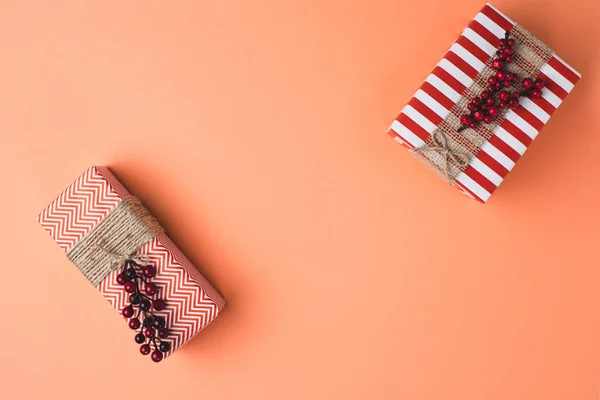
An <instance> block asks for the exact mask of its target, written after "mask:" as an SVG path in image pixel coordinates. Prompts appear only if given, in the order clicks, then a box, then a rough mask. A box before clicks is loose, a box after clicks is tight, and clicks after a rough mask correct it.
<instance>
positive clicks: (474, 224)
mask: <svg viewBox="0 0 600 400" xmlns="http://www.w3.org/2000/svg"><path fill="white" fill-rule="evenodd" d="M482 5H483V2H481V1H478V0H460V1H448V0H423V1H407V0H380V1H366V0H357V1H350V2H345V1H339V0H328V1H324V0H307V1H283V0H252V1H251V0H247V1H241V0H238V1H225V0H222V1H204V0H203V1H170V2H167V1H116V0H112V1H98V2H80V1H3V2H1V3H0V49H1V50H0V135H1V136H0V178H1V183H2V186H1V189H0V190H1V191H2V196H1V201H2V204H1V208H0V220H1V221H2V229H1V232H0V243H1V245H0V246H1V250H2V259H3V260H2V261H3V262H2V280H1V283H0V365H1V371H0V372H1V373H0V390H1V392H2V394H1V397H2V398H4V399H9V400H13V399H81V398H85V399H88V400H96V399H102V400H105V399H115V400H118V399H133V398H143V399H166V398H173V399H187V398H190V399H195V398H198V399H224V400H230V399H292V400H295V399H403V400H404V399H406V400H413V399H444V400H451V399H457V400H481V399H486V400H501V399H502V400H506V399H527V400H534V399H539V400H542V399H543V400H553V399H556V400H558V399H561V400H564V399H598V396H599V393H600V313H599V310H598V308H599V307H598V306H599V302H600V291H599V290H598V288H599V287H600V282H599V281H600V271H599V269H598V267H599V262H598V247H599V246H600V240H599V239H600V234H599V232H598V229H599V228H598V227H599V226H600V210H599V206H598V204H599V200H600V199H599V195H600V185H599V184H598V174H599V172H600V168H599V166H598V154H599V149H600V135H599V133H600V123H599V122H598V111H599V110H600V75H599V72H600V67H599V65H600V52H599V50H600V48H599V44H598V29H597V22H598V20H599V19H600V3H598V1H597V0H588V1H583V0H582V1H577V2H573V1H564V0H551V1H549V0H534V1H524V0H498V1H496V2H494V5H495V6H497V7H498V8H499V9H500V10H502V11H503V12H504V13H506V14H507V15H508V16H510V17H511V18H512V19H515V20H516V21H518V22H519V23H521V24H523V25H524V26H525V27H527V28H528V29H529V30H530V31H532V32H533V33H534V34H536V35H537V36H538V37H540V38H541V39H542V40H544V41H545V42H546V43H547V44H549V45H550V46H552V47H553V48H555V49H556V51H557V53H558V54H559V55H560V56H561V57H562V58H563V59H565V60H566V61H567V62H568V63H570V64H571V65H572V66H573V67H575V68H577V69H578V70H579V71H580V72H581V73H582V75H583V79H582V80H581V81H580V82H579V83H578V85H577V86H576V88H575V90H574V91H573V92H572V94H571V95H570V96H569V97H568V98H567V99H566V101H565V103H564V104H563V105H562V106H561V107H560V109H559V110H558V112H557V113H556V114H555V115H554V116H553V118H552V119H551V120H550V122H549V123H548V126H547V127H546V128H545V129H544V130H543V133H542V134H541V135H540V137H539V138H538V139H537V140H536V141H535V143H534V144H533V145H532V146H531V148H530V150H529V151H528V152H527V154H525V156H524V158H523V159H522V160H521V161H520V162H519V163H518V164H517V166H516V168H515V169H514V170H513V171H512V172H511V174H510V175H509V177H508V178H507V179H506V182H504V183H503V184H502V186H501V187H500V189H499V190H498V191H496V193H495V194H494V195H493V196H492V198H491V200H490V202H489V203H488V204H486V205H482V204H479V203H477V202H475V201H472V200H470V199H468V198H467V197H465V196H463V195H462V194H460V193H459V192H458V191H457V190H455V189H453V188H449V187H448V186H447V185H445V184H444V183H443V182H442V181H440V180H439V178H437V177H435V176H434V174H432V173H431V172H430V171H429V170H428V169H427V168H425V167H423V166H422V165H420V164H419V163H418V162H417V161H416V160H414V159H413V157H411V156H410V155H409V154H407V153H406V152H405V151H404V150H403V148H402V147H401V146H400V145H398V144H397V143H395V142H394V141H393V140H391V139H390V138H389V137H388V136H387V135H386V134H385V132H386V129H387V127H388V125H389V124H390V122H391V121H392V120H393V118H394V117H395V116H396V113H397V112H398V111H399V110H400V109H401V108H402V106H403V105H404V103H405V102H406V101H407V100H408V99H409V97H410V96H411V95H412V94H413V93H414V91H415V89H416V87H417V86H418V85H419V84H420V82H421V81H422V79H423V78H424V77H425V76H426V75H427V73H428V72H429V71H430V69H431V67H432V66H433V65H434V64H435V63H436V62H437V61H438V59H439V58H440V57H441V56H442V54H443V52H444V51H445V50H446V49H447V48H448V46H449V45H450V44H451V42H452V41H453V40H454V38H455V37H456V36H457V35H458V34H459V33H460V31H461V30H462V29H463V27H464V26H465V25H466V24H467V23H468V22H469V21H470V19H471V18H472V17H473V16H474V15H475V14H476V12H477V11H478V10H479V9H480V8H481V6H482ZM92 164H96V165H108V166H110V167H111V168H112V169H113V171H114V172H115V174H116V175H117V176H118V177H119V178H120V179H121V180H122V181H123V183H124V184H125V185H126V186H127V187H128V188H129V189H130V191H131V192H132V193H135V194H137V195H138V196H139V197H141V199H142V200H143V201H144V202H145V203H146V204H147V206H148V208H149V209H150V210H151V211H153V212H154V213H155V214H156V216H157V217H158V218H159V220H160V221H161V222H163V224H164V225H165V227H166V229H167V231H168V232H170V235H171V237H172V238H173V240H174V241H175V242H176V243H177V244H178V245H179V246H180V247H181V248H182V250H183V251H184V252H185V253H186V254H187V255H188V256H189V257H190V259H191V260H192V261H193V262H194V263H196V264H197V265H198V266H199V269H200V270H201V271H202V272H203V273H204V274H205V275H206V276H207V278H208V279H209V280H210V281H211V282H213V283H214V285H215V286H216V287H217V289H218V290H219V291H220V292H221V293H222V294H223V296H224V297H225V298H226V299H227V300H228V306H227V308H226V309H225V310H224V312H223V313H222V314H221V316H220V317H219V318H218V319H217V320H216V321H215V322H214V323H213V324H212V325H211V326H210V327H208V328H207V329H206V330H205V331H203V332H202V333H201V334H200V335H199V336H198V337H197V338H196V339H195V340H193V341H192V342H191V343H190V344H188V345H187V346H186V347H185V348H183V349H181V350H180V351H178V352H177V353H176V354H175V355H174V356H173V357H171V358H169V359H168V360H166V361H165V362H164V363H161V364H158V365H155V364H153V363H152V362H150V360H149V359H147V358H144V357H142V356H141V355H139V353H138V350H137V345H136V344H135V343H134V341H133V334H132V332H131V331H130V330H129V329H128V328H127V326H126V324H125V323H124V322H123V321H122V320H121V318H119V317H118V315H116V314H115V312H114V310H113V309H112V308H111V307H110V305H109V304H108V302H106V301H104V300H103V299H102V297H101V296H100V295H99V294H98V293H97V292H96V290H95V289H94V288H93V287H92V286H91V285H89V283H88V282H86V281H85V279H84V278H83V277H82V276H81V274H80V273H79V272H78V271H77V270H76V268H75V267H73V266H72V265H70V264H69V262H68V261H67V259H66V257H65V256H64V254H63V253H62V251H61V250H60V249H59V247H58V246H57V245H56V244H55V243H54V242H53V241H52V239H51V238H50V237H49V236H48V234H47V233H46V232H44V230H43V229H42V228H41V227H40V226H39V225H38V224H37V222H36V221H35V217H36V215H37V214H38V212H39V211H40V210H41V209H42V208H43V207H45V206H46V204H47V203H49V202H50V201H51V200H52V199H53V198H54V197H55V196H56V195H57V194H58V193H59V192H60V191H61V190H62V189H63V188H64V187H66V186H67V185H68V184H69V183H70V182H71V181H72V180H73V179H75V178H76V177H77V176H78V175H79V174H80V173H82V172H83V171H84V170H85V169H86V168H87V167H88V166H90V165H92Z"/></svg>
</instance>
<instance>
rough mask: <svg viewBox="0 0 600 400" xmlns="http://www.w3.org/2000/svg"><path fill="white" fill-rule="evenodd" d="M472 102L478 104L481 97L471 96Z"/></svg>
mask: <svg viewBox="0 0 600 400" xmlns="http://www.w3.org/2000/svg"><path fill="white" fill-rule="evenodd" d="M471 101H472V102H473V104H480V103H481V99H480V98H479V97H473V100H471Z"/></svg>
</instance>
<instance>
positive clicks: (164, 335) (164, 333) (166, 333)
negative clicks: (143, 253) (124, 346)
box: [158, 127, 472, 339]
mask: <svg viewBox="0 0 600 400" xmlns="http://www.w3.org/2000/svg"><path fill="white" fill-rule="evenodd" d="M471 128H472V127H471ZM158 337H159V338H161V339H166V338H167V337H169V330H168V329H161V330H159V331H158Z"/></svg>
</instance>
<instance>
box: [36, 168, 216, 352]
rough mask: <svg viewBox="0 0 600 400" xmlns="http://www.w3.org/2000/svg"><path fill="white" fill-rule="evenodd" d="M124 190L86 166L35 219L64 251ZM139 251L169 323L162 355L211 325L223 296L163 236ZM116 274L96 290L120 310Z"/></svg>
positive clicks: (124, 300) (122, 298) (124, 297)
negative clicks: (149, 265) (167, 346)
mask: <svg viewBox="0 0 600 400" xmlns="http://www.w3.org/2000/svg"><path fill="white" fill-rule="evenodd" d="M129 195H130V194H129V192H128V191H127V189H125V187H123V185H122V184H121V183H120V182H119V181H118V180H117V178H116V177H115V176H114V175H113V174H112V173H111V172H110V170H109V169H108V168H106V167H91V168H90V169H88V170H87V171H86V172H85V173H84V174H83V175H82V176H80V177H79V178H77V180H75V182H73V183H72V184H71V185H70V186H69V187H68V188H67V189H66V190H65V191H64V192H62V193H61V194H60V195H59V196H58V197H57V198H56V199H55V200H54V201H53V202H52V203H50V205H49V206H48V207H46V208H45V209H44V210H43V211H42V212H41V213H40V215H39V216H38V221H39V223H40V224H41V225H42V226H43V227H44V229H46V231H47V232H48V233H49V234H50V236H52V238H54V240H55V241H56V243H58V245H59V246H60V247H61V248H62V249H63V250H64V251H65V253H66V252H67V251H69V249H70V248H71V247H73V245H75V243H77V241H79V240H81V239H82V238H83V237H84V236H85V235H86V234H87V233H88V232H90V231H91V230H92V229H93V228H94V227H95V226H96V225H97V224H98V223H99V222H100V221H101V220H102V219H103V218H104V217H106V216H107V215H108V213H109V212H110V211H111V210H112V209H113V208H114V207H115V206H116V205H117V204H118V203H119V202H120V201H121V200H123V199H124V198H125V197H127V196H129ZM138 253H139V254H147V255H148V256H149V258H150V262H151V263H152V264H153V265H154V266H155V267H156V269H157V274H156V277H155V278H153V279H152V282H153V283H155V284H156V285H157V286H158V288H159V294H160V296H161V297H162V298H164V299H165V301H166V303H167V307H166V309H165V310H164V311H161V312H157V313H156V314H159V315H162V316H163V317H165V320H166V325H167V327H168V328H169V338H168V339H167V340H168V341H170V342H171V344H172V348H171V350H170V351H169V352H168V353H166V354H165V357H167V356H169V355H170V354H171V353H173V352H174V351H175V350H177V349H178V348H179V347H181V346H183V345H184V344H185V343H187V342H188V341H189V340H191V339H192V338H193V337H194V336H196V335H197V334H198V332H200V331H201V330H202V329H203V328H205V327H206V326H207V325H208V324H210V323H211V322H212V321H213V320H214V319H215V318H216V317H217V315H218V314H219V312H220V311H221V309H222V308H223V306H224V305H225V300H224V299H223V298H222V297H221V295H219V293H218V292H217V291H216V290H215V289H214V288H213V287H212V285H211V284H210V283H209V282H208V281H207V280H206V279H205V278H204V277H203V276H202V274H200V272H198V270H197V269H196V268H195V267H194V265H193V264H192V263H191V262H190V261H189V260H188V259H187V258H186V257H185V256H184V255H183V254H182V253H181V251H180V250H179V249H178V248H177V246H175V244H174V243H173V242H172V241H171V240H170V239H169V238H168V237H167V236H166V235H164V234H162V235H159V236H157V237H155V238H154V239H153V240H152V241H150V242H148V243H146V244H145V245H144V246H143V247H142V248H141V249H140V251H139V252H138ZM118 273H119V271H113V272H111V273H110V274H109V275H108V276H107V277H106V278H105V279H104V280H103V281H102V282H101V283H100V284H99V285H98V289H99V290H100V292H101V293H102V294H103V295H104V297H105V298H106V299H107V300H108V301H109V302H110V304H111V305H112V306H113V307H114V308H115V309H116V310H117V311H119V313H120V312H121V310H122V309H123V307H125V306H126V305H127V304H128V303H129V302H128V294H127V293H125V291H124V289H123V286H121V285H119V284H117V281H116V276H117V274H118ZM132 343H134V342H133V340H132Z"/></svg>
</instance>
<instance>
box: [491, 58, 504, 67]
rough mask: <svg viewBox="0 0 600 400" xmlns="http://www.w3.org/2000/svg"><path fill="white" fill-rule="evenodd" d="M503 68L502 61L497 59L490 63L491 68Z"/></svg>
mask: <svg viewBox="0 0 600 400" xmlns="http://www.w3.org/2000/svg"><path fill="white" fill-rule="evenodd" d="M503 67H504V61H502V60H500V59H499V58H497V59H495V60H494V61H492V68H494V69H502V68H503Z"/></svg>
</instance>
